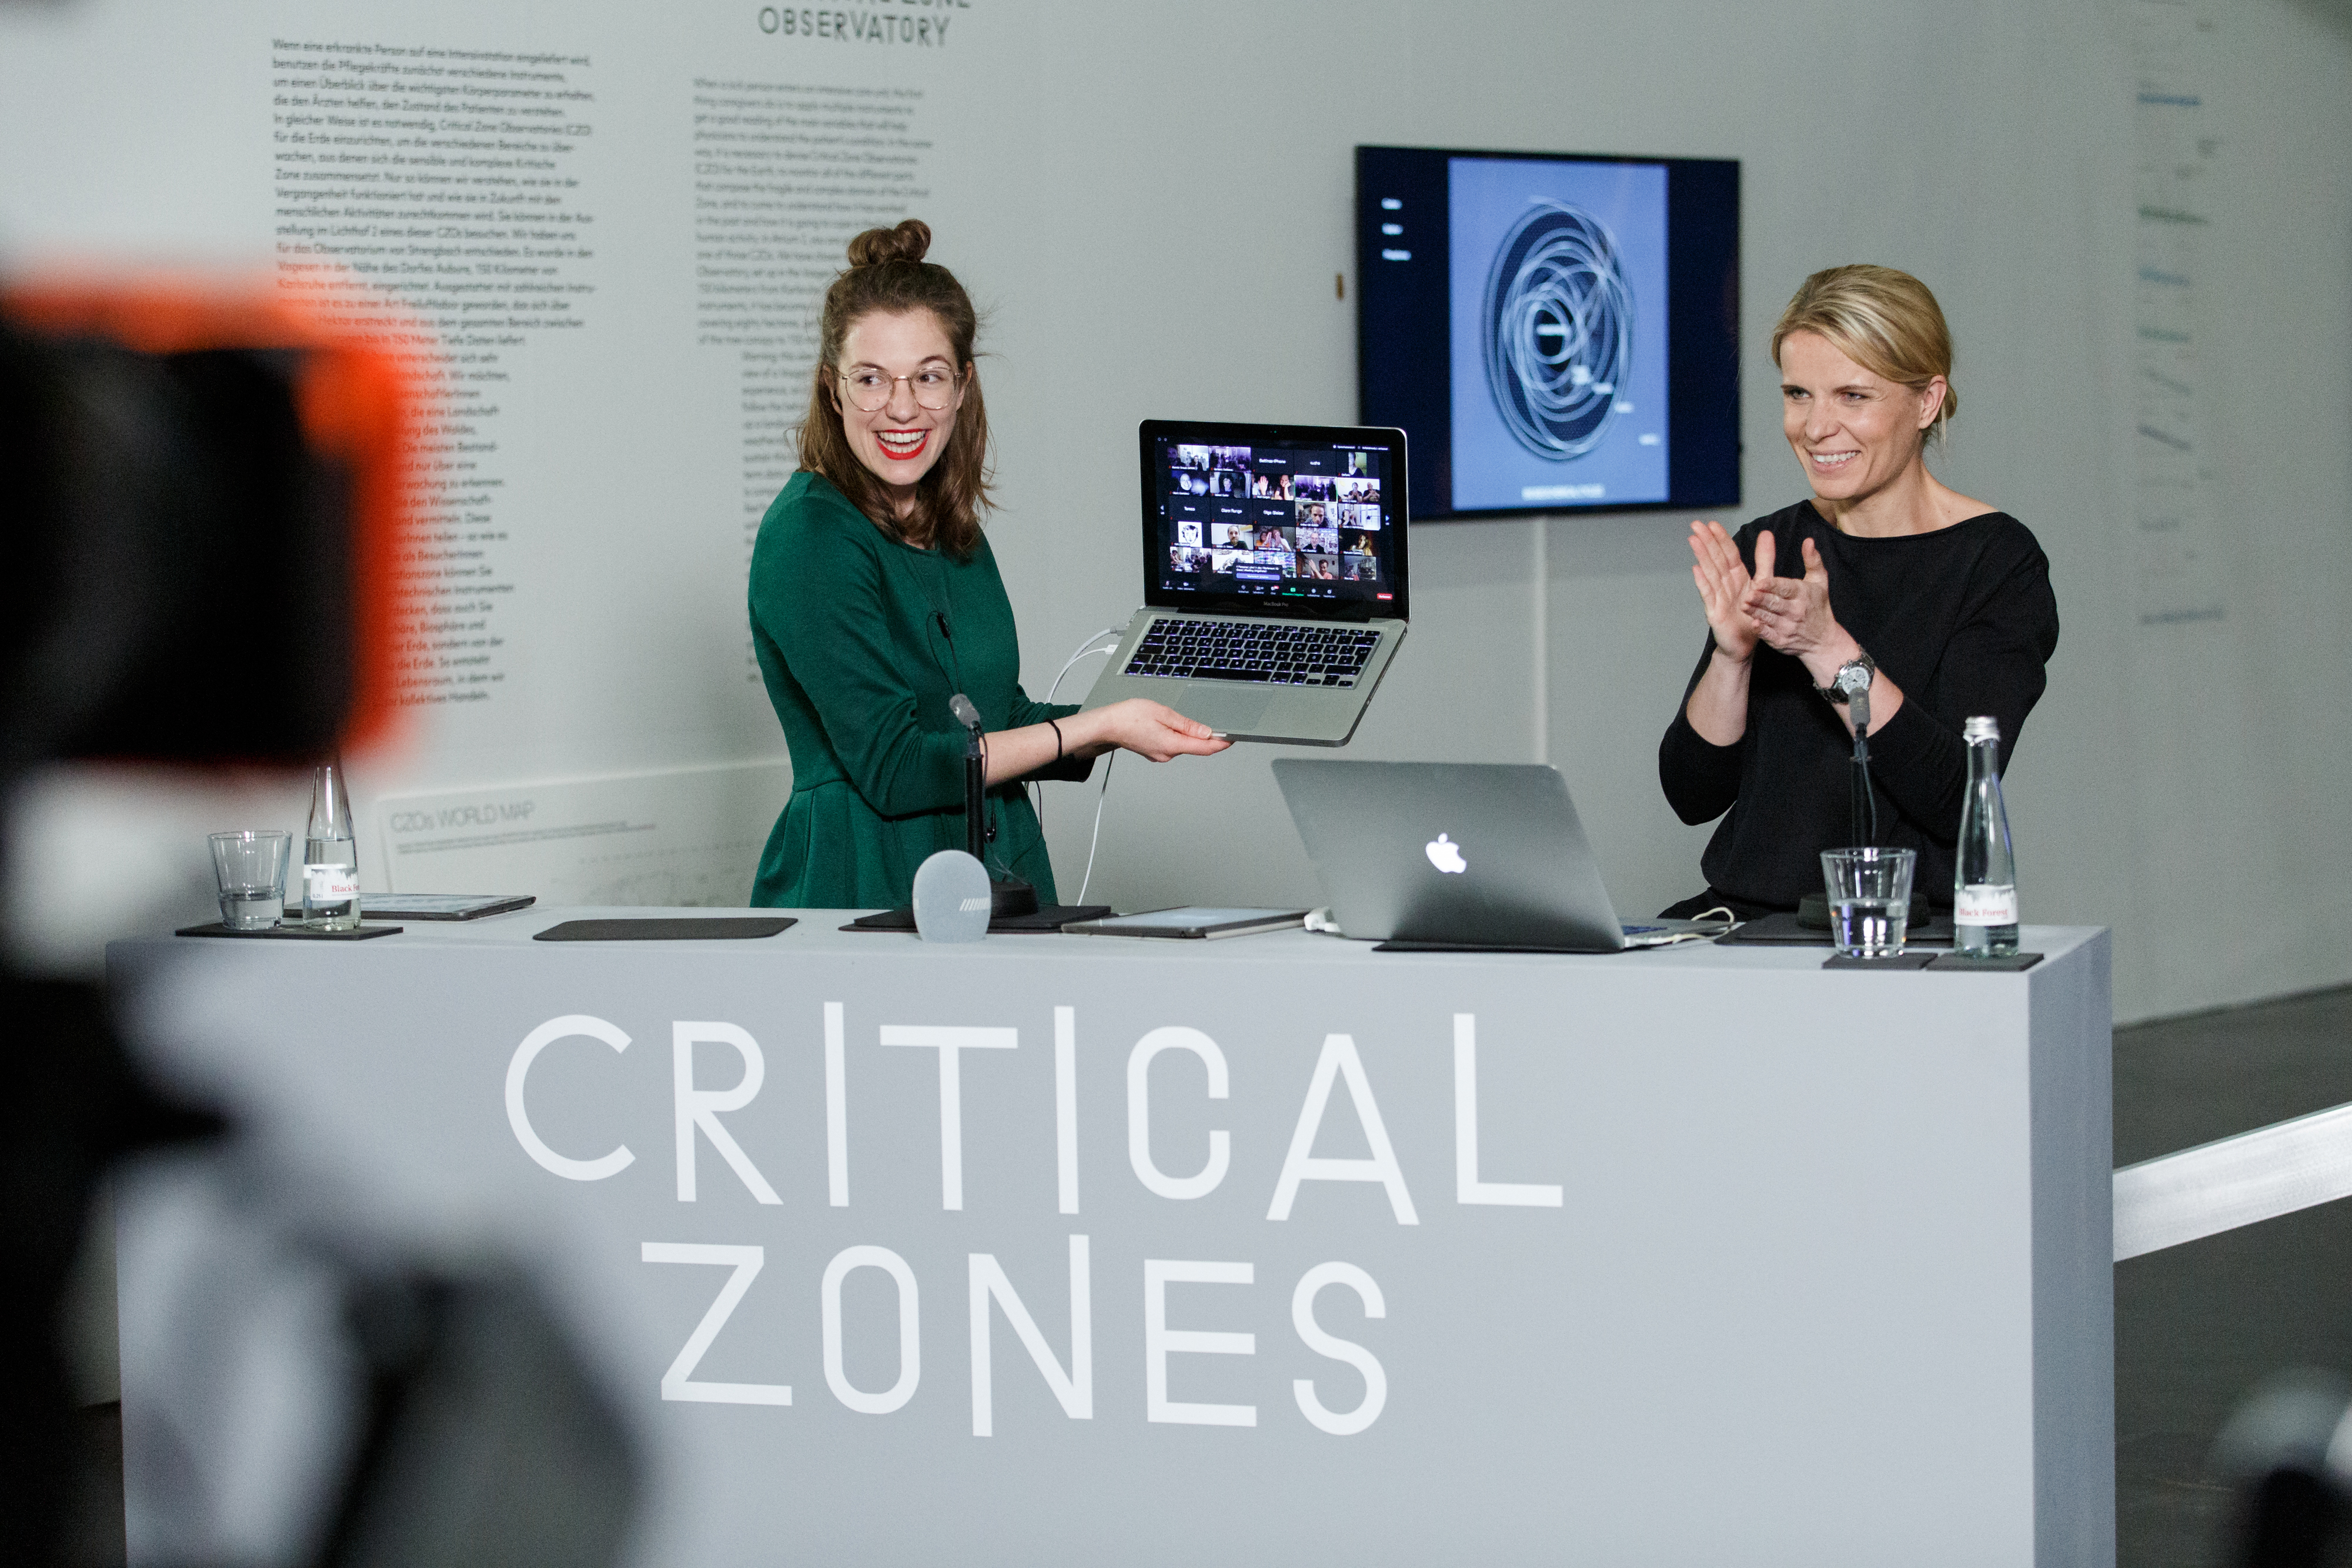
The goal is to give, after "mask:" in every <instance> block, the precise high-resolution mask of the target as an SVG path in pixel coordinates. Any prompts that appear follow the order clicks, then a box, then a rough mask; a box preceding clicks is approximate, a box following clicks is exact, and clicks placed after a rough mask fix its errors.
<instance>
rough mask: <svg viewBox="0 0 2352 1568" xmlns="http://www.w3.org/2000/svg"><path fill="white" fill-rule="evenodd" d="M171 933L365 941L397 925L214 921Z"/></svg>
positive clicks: (388, 932)
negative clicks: (255, 927) (257, 926)
mask: <svg viewBox="0 0 2352 1568" xmlns="http://www.w3.org/2000/svg"><path fill="white" fill-rule="evenodd" d="M172 935H173V936H234V937H236V938H237V939H238V940H240V941H242V940H244V939H246V938H247V937H272V936H274V937H277V938H278V939H279V940H280V941H294V942H364V941H366V940H367V939H368V938H369V937H371V936H399V935H400V927H399V926H397V925H362V926H359V927H357V928H356V929H353V930H350V931H320V930H319V929H317V928H316V927H313V926H309V925H273V926H271V927H270V928H269V929H268V930H267V931H231V930H230V929H229V928H228V927H227V926H226V925H222V924H221V923H220V922H219V921H217V920H215V921H214V922H213V923H212V924H211V925H187V926H183V927H181V928H180V929H179V930H177V931H174V932H173V933H172Z"/></svg>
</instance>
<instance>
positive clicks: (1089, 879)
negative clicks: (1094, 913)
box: [1078, 751, 1118, 904]
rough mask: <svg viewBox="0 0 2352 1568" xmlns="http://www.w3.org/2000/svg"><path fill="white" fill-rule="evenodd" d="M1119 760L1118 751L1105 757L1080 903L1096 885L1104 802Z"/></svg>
mask: <svg viewBox="0 0 2352 1568" xmlns="http://www.w3.org/2000/svg"><path fill="white" fill-rule="evenodd" d="M1116 761H1118V752H1116V751H1113V752H1110V753H1108V755H1106V756H1105V757H1104V758H1103V781H1102V793H1100V794H1099V795H1097V796H1096V797H1095V831H1094V836H1093V837H1092V838H1090V839H1088V840H1087V874H1086V875H1085V876H1084V877H1082V878H1081V879H1079V882H1078V902H1079V903H1080V904H1084V903H1085V902H1086V901H1087V888H1089V887H1091V886H1093V885H1094V880H1095V846H1096V845H1097V844H1098V843H1100V842H1102V813H1103V802H1104V801H1106V800H1109V799H1110V765H1111V764H1112V763H1114V762H1116Z"/></svg>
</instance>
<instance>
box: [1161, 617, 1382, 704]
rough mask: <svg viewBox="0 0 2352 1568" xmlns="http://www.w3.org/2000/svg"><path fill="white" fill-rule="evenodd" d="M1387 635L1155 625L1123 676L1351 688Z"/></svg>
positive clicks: (1266, 625)
mask: <svg viewBox="0 0 2352 1568" xmlns="http://www.w3.org/2000/svg"><path fill="white" fill-rule="evenodd" d="M1380 641H1381V634H1380V633H1379V632H1373V631H1366V630H1363V629H1361V628H1359V627H1354V626H1333V625H1328V624H1324V623H1320V622H1311V621H1300V622H1264V621H1189V620H1181V619H1178V618H1176V617H1173V616H1167V615H1163V616H1160V618H1159V619H1158V620H1156V621H1154V622H1152V623H1151V629H1150V631H1148V632H1145V633H1144V634H1143V641H1142V642H1140V643H1137V644H1136V645H1135V654H1134V656H1133V657H1132V658H1130V659H1129V660H1128V662H1127V668H1126V669H1125V670H1124V671H1122V672H1121V673H1122V674H1129V675H1167V676H1170V677H1171V678H1176V679H1184V680H1201V681H1248V682H1252V683H1255V684H1256V685H1277V686H1352V685H1355V684H1356V677H1357V676H1359V675H1360V674H1363V673H1364V661H1365V660H1367V659H1369V658H1370V657H1371V656H1372V650H1373V649H1374V648H1376V647H1378V646H1379V645H1380Z"/></svg>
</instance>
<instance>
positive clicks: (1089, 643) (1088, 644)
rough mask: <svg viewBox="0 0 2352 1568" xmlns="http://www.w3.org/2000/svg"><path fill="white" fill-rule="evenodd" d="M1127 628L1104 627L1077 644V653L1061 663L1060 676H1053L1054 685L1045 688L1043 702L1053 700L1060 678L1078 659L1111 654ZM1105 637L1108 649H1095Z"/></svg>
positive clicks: (1067, 672) (1058, 688)
mask: <svg viewBox="0 0 2352 1568" xmlns="http://www.w3.org/2000/svg"><path fill="white" fill-rule="evenodd" d="M1126 631H1127V628H1126V627H1124V626H1106V627H1104V628H1103V629H1102V630H1101V631H1099V632H1096V633H1095V634H1094V635H1093V636H1091V637H1089V638H1087V640H1086V641H1085V642H1083V643H1079V644H1078V651H1077V652H1076V653H1073V654H1071V655H1070V656H1069V657H1068V658H1067V659H1066V660H1065V661H1063V664H1062V673H1061V674H1058V675H1055V677H1054V684H1053V685H1050V686H1047V687H1046V688H1045V700H1046V701H1047V702H1052V701H1053V700H1054V694H1055V692H1058V691H1060V690H1061V689H1062V676H1063V675H1066V674H1069V673H1070V667H1071V666H1072V665H1074V664H1076V663H1077V662H1078V661H1079V660H1080V659H1083V658H1085V657H1086V656H1087V654H1088V653H1109V652H1111V650H1112V649H1114V648H1117V647H1118V640H1119V638H1120V637H1121V636H1122V635H1124V634H1125V632H1126ZM1105 637H1108V638H1109V639H1110V647H1108V648H1097V647H1096V646H1095V644H1096V643H1099V642H1101V641H1102V640H1103V639H1104V638H1105Z"/></svg>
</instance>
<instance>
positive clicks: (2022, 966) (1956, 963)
mask: <svg viewBox="0 0 2352 1568" xmlns="http://www.w3.org/2000/svg"><path fill="white" fill-rule="evenodd" d="M2040 962H2042V955H2041V954H2039V953H2004V954H2001V955H2000V956H1993V955H1992V954H1990V953H1944V954H1940V955H1938V956H1937V959H1936V961H1935V962H1934V963H1932V964H1930V965H1928V966H1927V967H1929V968H1930V969H1982V970H1985V971H1987V972H1989V973H1991V974H1996V975H2014V974H2018V973H2020V972H2021V971H2022V970H2026V969H2031V968H2032V967H2033V966H2034V965H2036V964H2039V963H2040Z"/></svg>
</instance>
